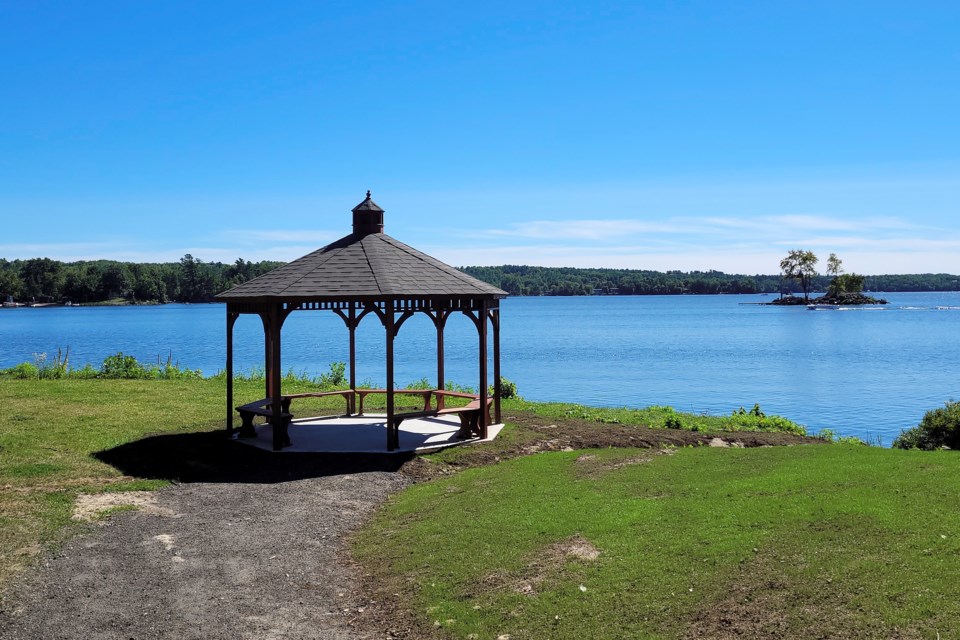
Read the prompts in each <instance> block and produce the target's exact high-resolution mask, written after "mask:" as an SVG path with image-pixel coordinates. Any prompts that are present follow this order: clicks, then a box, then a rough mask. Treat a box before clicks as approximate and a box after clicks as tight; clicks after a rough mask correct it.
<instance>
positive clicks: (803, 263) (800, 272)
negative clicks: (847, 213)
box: [766, 249, 887, 308]
mask: <svg viewBox="0 0 960 640" xmlns="http://www.w3.org/2000/svg"><path fill="white" fill-rule="evenodd" d="M818 261H819V259H818V258H817V256H816V254H814V253H813V252H812V251H804V250H803V249H794V250H792V251H790V253H788V254H787V257H786V258H784V259H783V260H781V261H780V270H781V272H782V273H783V277H784V279H787V280H796V281H798V282H799V283H800V287H801V288H802V289H803V297H802V298H801V297H799V296H795V295H793V294H792V293H791V294H788V295H786V296H783V297H782V298H780V299H778V300H774V301H772V302H768V303H766V304H767V305H775V306H794V305H805V306H809V307H825V308H831V307H841V306H842V307H850V306H861V305H881V304H887V301H886V300H884V299H882V298H873V297H871V296H868V295H866V294H864V293H863V283H864V277H863V276H861V275H859V274H856V273H844V272H843V262H842V261H841V260H840V258H838V257H837V254H835V253H831V254H830V257H829V258H827V275H832V276H833V279H832V280H831V281H830V286H829V288H828V289H827V293H826V295H823V296H820V297H819V298H813V299H811V298H810V282H811V280H812V279H813V278H815V277H816V276H817V275H818V274H817V270H816V264H817V262H818Z"/></svg>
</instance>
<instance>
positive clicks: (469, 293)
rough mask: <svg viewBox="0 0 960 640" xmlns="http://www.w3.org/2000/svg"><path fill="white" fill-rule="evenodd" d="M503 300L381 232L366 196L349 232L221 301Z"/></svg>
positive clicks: (380, 222) (376, 213)
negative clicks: (451, 298) (450, 298)
mask: <svg viewBox="0 0 960 640" xmlns="http://www.w3.org/2000/svg"><path fill="white" fill-rule="evenodd" d="M447 296H451V297H467V298H504V297H506V296H507V293H506V292H505V291H503V290H501V289H498V288H497V287H494V286H492V285H489V284H487V283H485V282H482V281H480V280H477V279H476V278H473V277H471V276H468V275H467V274H465V273H463V272H462V271H459V270H457V269H455V268H453V267H451V266H450V265H447V264H444V263H443V262H440V261H439V260H437V259H435V258H432V257H430V256H428V255H427V254H425V253H422V252H420V251H417V250H416V249H414V248H413V247H410V246H408V245H406V244H404V243H402V242H400V241H399V240H396V239H394V238H392V237H390V236H388V235H387V234H385V233H383V209H381V208H380V207H379V206H378V205H377V204H376V203H375V202H374V201H373V200H372V199H371V198H370V192H369V191H368V192H367V198H366V199H365V200H364V201H363V202H361V203H360V204H358V205H357V206H356V207H354V208H353V233H351V234H350V235H348V236H344V237H343V238H340V239H339V240H337V241H336V242H332V243H330V244H328V245H327V246H325V247H323V248H322V249H318V250H316V251H314V252H313V253H310V254H307V255H305V256H303V257H302V258H298V259H296V260H294V261H293V262H289V263H287V264H285V265H283V266H280V267H277V268H276V269H274V270H272V271H270V272H268V273H265V274H263V275H262V276H260V277H258V278H254V279H253V280H250V281H249V282H245V283H243V284H241V285H237V286H236V287H234V288H232V289H230V290H229V291H225V292H223V293H221V294H219V295H218V296H216V299H217V300H220V301H223V302H267V301H274V302H277V301H280V300H283V301H318V300H382V299H391V298H402V297H447Z"/></svg>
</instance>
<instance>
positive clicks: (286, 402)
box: [280, 389, 354, 416]
mask: <svg viewBox="0 0 960 640" xmlns="http://www.w3.org/2000/svg"><path fill="white" fill-rule="evenodd" d="M329 396H342V397H343V399H344V400H345V401H346V403H347V409H346V411H345V412H344V415H346V416H349V415H350V414H352V413H353V404H354V395H353V389H344V390H339V391H313V392H308V393H289V394H286V395H283V396H280V401H281V406H282V407H283V411H284V413H288V412H289V411H290V403H291V402H292V401H293V400H294V399H295V398H326V397H329Z"/></svg>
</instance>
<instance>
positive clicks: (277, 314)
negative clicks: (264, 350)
mask: <svg viewBox="0 0 960 640" xmlns="http://www.w3.org/2000/svg"><path fill="white" fill-rule="evenodd" d="M281 311H282V309H281V305H280V304H275V305H273V308H272V309H271V311H270V365H271V366H270V375H269V379H270V387H269V388H270V395H269V397H270V399H271V400H272V401H273V402H272V409H273V419H272V420H271V424H272V425H273V450H274V451H279V450H280V449H282V448H283V447H285V446H287V445H289V444H290V438H289V437H288V435H287V423H286V421H285V420H284V418H283V406H282V405H283V399H282V398H281V397H280V396H281V392H280V381H281V378H282V372H281V368H280V367H281V364H280V328H281V326H282V322H283V320H282V318H281Z"/></svg>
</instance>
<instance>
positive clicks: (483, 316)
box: [477, 300, 490, 439]
mask: <svg viewBox="0 0 960 640" xmlns="http://www.w3.org/2000/svg"><path fill="white" fill-rule="evenodd" d="M487 315H488V314H487V301H486V300H483V301H481V303H480V312H479V313H478V314H477V317H478V318H479V320H480V321H479V322H478V323H477V331H478V332H479V334H480V389H479V395H480V421H479V426H480V438H481V439H486V437H487V426H488V423H489V422H490V420H489V417H488V415H487V320H488V318H487Z"/></svg>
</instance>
